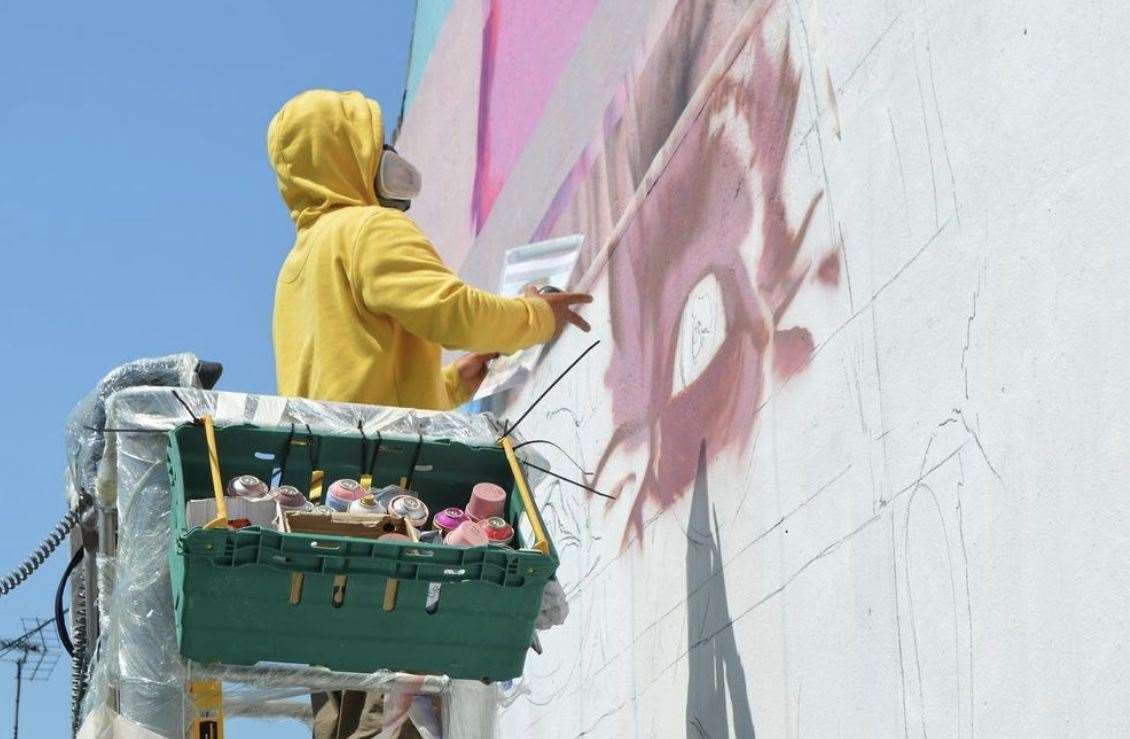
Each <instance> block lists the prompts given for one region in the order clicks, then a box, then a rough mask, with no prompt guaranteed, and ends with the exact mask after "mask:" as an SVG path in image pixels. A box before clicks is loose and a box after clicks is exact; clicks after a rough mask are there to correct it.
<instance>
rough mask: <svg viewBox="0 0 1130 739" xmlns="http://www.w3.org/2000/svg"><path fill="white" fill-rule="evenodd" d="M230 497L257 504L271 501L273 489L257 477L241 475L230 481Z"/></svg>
mask: <svg viewBox="0 0 1130 739" xmlns="http://www.w3.org/2000/svg"><path fill="white" fill-rule="evenodd" d="M228 495H230V496H232V497H233V498H243V499H244V500H247V501H250V502H252V503H255V502H258V501H261V500H270V498H271V489H270V488H269V487H267V483H265V482H263V481H262V480H260V479H259V478H258V477H256V476H255V475H240V476H238V477H233V478H232V479H231V480H229V481H228Z"/></svg>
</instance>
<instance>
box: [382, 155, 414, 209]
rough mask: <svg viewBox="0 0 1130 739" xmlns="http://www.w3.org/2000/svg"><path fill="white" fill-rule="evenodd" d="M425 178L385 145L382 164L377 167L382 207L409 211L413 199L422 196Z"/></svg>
mask: <svg viewBox="0 0 1130 739" xmlns="http://www.w3.org/2000/svg"><path fill="white" fill-rule="evenodd" d="M422 182H423V178H422V177H421V176H420V171H419V170H418V169H416V168H415V167H414V166H412V164H411V163H410V162H409V161H408V160H407V159H405V158H404V157H402V156H400V155H399V154H397V153H396V149H394V148H392V146H390V145H388V144H385V145H384V151H383V152H381V163H380V166H378V167H377V181H376V191H377V198H378V200H380V203H381V205H384V206H386V207H389V208H396V209H397V210H408V208H409V206H411V204H412V198H414V197H416V196H417V195H419V194H420V186H421V184H422Z"/></svg>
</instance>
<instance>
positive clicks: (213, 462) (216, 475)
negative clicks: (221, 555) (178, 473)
mask: <svg viewBox="0 0 1130 739" xmlns="http://www.w3.org/2000/svg"><path fill="white" fill-rule="evenodd" d="M202 420H203V421H204V440H205V441H206V442H207V444H208V466H209V467H210V468H211V469H212V494H213V495H215V496H216V517H215V518H213V519H212V520H211V521H209V522H208V523H207V524H205V526H204V528H206V529H226V528H227V527H228V504H227V503H226V502H225V501H224V480H223V478H222V477H221V476H220V452H219V450H218V449H217V448H216V422H215V421H214V420H213V419H212V417H211V416H204V418H203V419H202Z"/></svg>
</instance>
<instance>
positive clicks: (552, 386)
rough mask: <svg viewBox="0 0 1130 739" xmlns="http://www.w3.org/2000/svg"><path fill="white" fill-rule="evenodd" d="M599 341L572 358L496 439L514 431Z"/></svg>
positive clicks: (503, 437) (500, 438)
mask: <svg viewBox="0 0 1130 739" xmlns="http://www.w3.org/2000/svg"><path fill="white" fill-rule="evenodd" d="M599 343H600V339H597V340H596V341H594V342H593V343H592V344H590V345H589V348H588V349H585V350H584V351H583V352H581V355H580V356H579V357H577V358H576V359H574V360H573V362H572V363H571V364H570V365H569V366H568V367H566V368H565V371H564V372H562V373H561V374H559V375H558V376H557V379H556V380H554V381H553V382H551V383H549V387H547V388H546V389H545V390H544V391H542V394H541V395H539V396H538V397H537V399H536V400H534V402H533V403H530V407H529V408H527V409H526V412H525V413H523V414H522V415H521V416H519V417H518V420H517V421H515V422H514V425H513V426H507V427H506V429H505V431H504V432H503V434H502V436H500V437H498V440H499V441H502V440H503V439H505V438H506V437H507V436H509V435H510V434H512V433H514V429H516V428H518V424H520V423H521V422H522V421H525V420H526V416H528V415H530V411H532V410H533V409H534V407H535V406H537V404H538V403H540V402H541V401H542V398H544V397H545V396H546V395H549V391H550V390H552V389H553V388H554V387H555V386H556V385H557V383H559V382H561V380H562V379H564V377H565V375H567V374H569V372H570V371H571V370H572V369H573V368H574V367H576V366H577V363H579V362H580V361H581V360H582V359H584V358H585V355H586V354H588V353H589V352H591V351H592V350H593V349H595V348H596V345H597V344H599Z"/></svg>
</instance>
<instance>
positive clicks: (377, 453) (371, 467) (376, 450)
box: [365, 431, 384, 477]
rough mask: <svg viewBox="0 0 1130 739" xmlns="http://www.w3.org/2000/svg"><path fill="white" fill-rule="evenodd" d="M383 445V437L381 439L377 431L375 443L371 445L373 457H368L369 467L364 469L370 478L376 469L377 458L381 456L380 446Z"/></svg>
mask: <svg viewBox="0 0 1130 739" xmlns="http://www.w3.org/2000/svg"><path fill="white" fill-rule="evenodd" d="M383 443H384V437H382V436H381V432H380V431H378V432H377V443H376V444H374V445H373V456H371V457H369V466H368V467H366V468H365V471H366V472H368V473H369V476H370V477H372V475H373V472H374V471H376V469H377V458H378V457H380V455H381V444H383Z"/></svg>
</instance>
